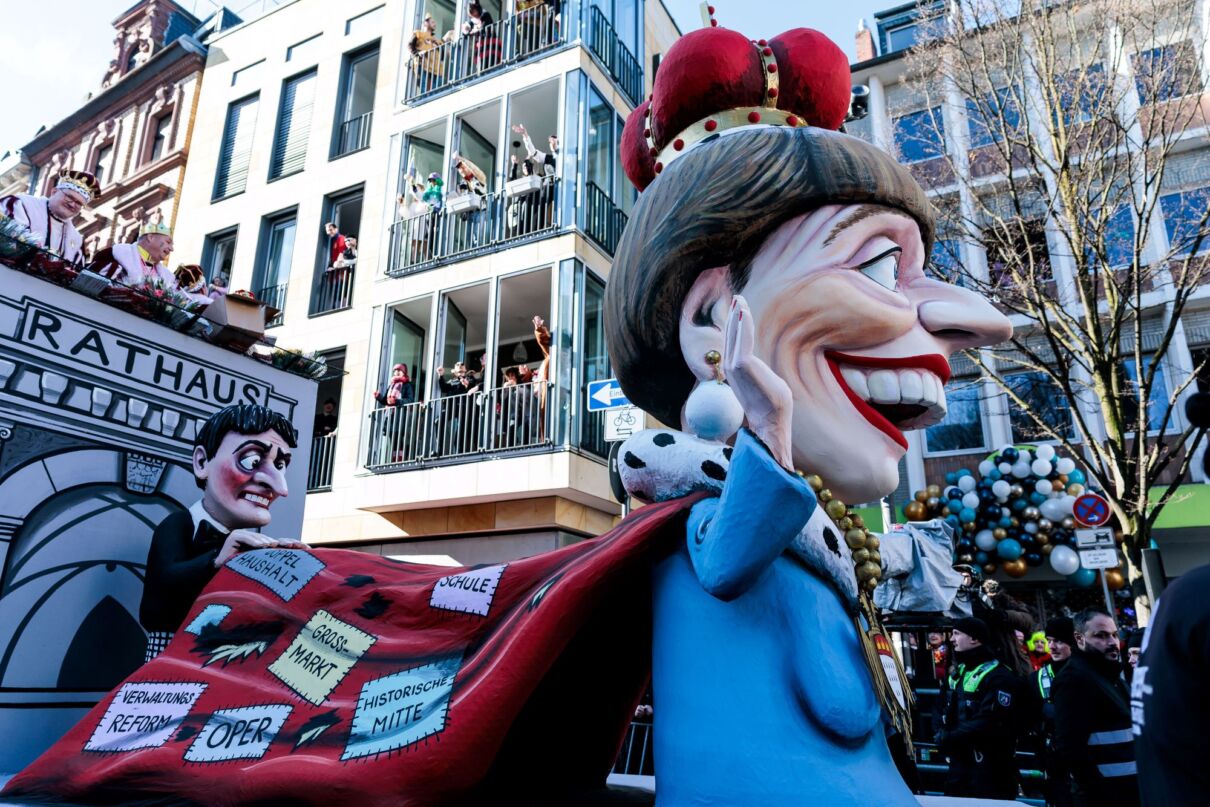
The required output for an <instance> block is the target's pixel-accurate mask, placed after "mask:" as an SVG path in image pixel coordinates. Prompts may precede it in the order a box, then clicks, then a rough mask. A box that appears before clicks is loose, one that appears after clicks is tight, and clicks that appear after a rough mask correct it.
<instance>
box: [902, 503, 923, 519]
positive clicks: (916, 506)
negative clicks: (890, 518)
mask: <svg viewBox="0 0 1210 807" xmlns="http://www.w3.org/2000/svg"><path fill="white" fill-rule="evenodd" d="M903 514H904V515H905V516H907V518H908V521H924V517H925V516H926V515H927V512H926V511H925V509H924V502H921V501H914V502H908V503H907V504H905V505H904V506H903Z"/></svg>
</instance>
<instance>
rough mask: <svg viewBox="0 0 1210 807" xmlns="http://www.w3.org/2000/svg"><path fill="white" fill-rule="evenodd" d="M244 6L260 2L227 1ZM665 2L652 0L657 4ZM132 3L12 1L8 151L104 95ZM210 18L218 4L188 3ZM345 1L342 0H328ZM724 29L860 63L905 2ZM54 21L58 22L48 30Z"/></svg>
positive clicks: (3, 122) (6, 40)
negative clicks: (806, 43)
mask: <svg viewBox="0 0 1210 807" xmlns="http://www.w3.org/2000/svg"><path fill="white" fill-rule="evenodd" d="M227 1H228V4H229V5H232V6H236V7H241V6H244V5H247V4H248V3H249V2H252V0H227ZM656 1H657V0H649V2H656ZM131 2H132V0H37V2H30V3H16V2H10V3H8V4H7V5H8V6H9V7H8V8H6V9H5V11H4V23H5V24H4V25H3V26H2V27H0V75H3V76H5V78H6V79H7V81H6V87H5V92H4V94H5V100H6V102H7V103H6V108H7V113H6V114H5V115H3V116H0V153H3V152H4V151H6V150H8V149H11V148H19V147H20V146H22V145H23V144H25V143H27V142H28V141H29V140H31V139H32V138H33V136H34V134H35V133H36V132H37V131H38V128H39V127H40V126H42V125H49V124H52V123H55V122H56V121H59V120H61V119H62V118H64V117H66V116H67V115H68V114H69V113H70V112H71V111H72V110H73V109H75V108H77V107H78V106H79V105H80V104H82V103H83V102H84V99H85V97H86V96H87V95H88V93H90V92H96V91H97V90H98V89H99V87H100V84H101V77H102V76H103V75H104V73H105V68H106V67H107V66H108V64H109V59H110V58H111V54H112V50H113V28H112V23H113V20H114V18H115V17H117V16H118V15H119V14H121V13H122V12H123V11H125V10H126V9H127V8H129V7H130V4H131ZM181 2H182V4H183V5H184V6H185V7H186V8H188V9H190V10H191V11H195V13H197V14H199V15H202V16H204V15H205V14H206V13H208V11H209V9H210V8H211V7H212V5H213V3H212V0H181ZM328 2H334V3H338V2H340V0H328ZM664 2H665V4H666V5H667V7H668V10H669V11H670V12H671V13H672V15H673V17H674V18H675V19H676V20H677V23H678V24H679V25H680V27H681V30H682V31H683V32H688V31H692V30H695V29H696V28H699V27H700V26H701V14H700V12H699V10H698V8H699V5H700V4H699V2H697V0H664ZM712 2H713V5H714V6H715V17H716V18H717V19H718V21H719V24H720V25H723V26H725V27H728V28H735V29H736V30H739V31H741V32H743V33H744V34H745V35H747V36H749V37H751V38H753V39H758V38H761V37H771V36H775V35H777V34H779V33H781V32H782V31H784V30H786V29H788V28H798V27H808V28H816V29H818V30H820V31H823V32H824V33H825V34H827V35H828V36H830V37H831V38H832V39H833V40H835V42H836V44H838V45H840V47H841V48H843V49H844V51H845V52H846V53H848V54H849V57H850V59H852V58H853V33H854V32H855V31H856V30H857V18H858V17H859V16H863V15H864V16H865V17H866V19H867V20H869V21H870V22H872V21H873V16H872V15H873V12H875V11H878V10H880V9H884V8H889V7H891V6H894V5H896V4H897V3H895V2H893V1H888V0H882V2H869V1H868V0H849V1H848V2H839V3H838V2H833V0H827V2H825V1H824V0H712ZM47 20H55V21H56V24H54V25H47V24H46V22H47Z"/></svg>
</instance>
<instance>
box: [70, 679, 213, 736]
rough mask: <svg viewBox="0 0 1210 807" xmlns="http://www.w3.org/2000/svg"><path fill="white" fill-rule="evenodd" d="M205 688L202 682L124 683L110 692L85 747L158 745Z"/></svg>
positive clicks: (182, 717) (174, 727)
mask: <svg viewBox="0 0 1210 807" xmlns="http://www.w3.org/2000/svg"><path fill="white" fill-rule="evenodd" d="M205 691H206V685H205V684H200V683H198V684H194V683H167V682H164V683H143V682H139V683H131V684H123V685H122V687H121V688H120V689H119V690H118V691H117V693H116V694H115V695H114V696H113V700H112V701H110V703H109V708H108V709H106V710H105V715H104V716H103V717H102V718H101V722H100V723H98V724H97V728H96V731H94V732H93V733H92V737H90V738H89V739H88V742H87V743H86V744H85V745H84V750H85V751H135V750H137V749H140V748H159V747H160V746H161V745H163V744H164V743H166V742H168V739H169V738H170V737H171V736H172V734H173V732H175V731H176V730H177V728H178V727H179V726H180V725H181V721H182V720H184V718H185V715H187V714H189V710H190V709H192V708H193V705H194V704H195V703H197V699H198V698H199V697H201V695H202V693H203V692H205Z"/></svg>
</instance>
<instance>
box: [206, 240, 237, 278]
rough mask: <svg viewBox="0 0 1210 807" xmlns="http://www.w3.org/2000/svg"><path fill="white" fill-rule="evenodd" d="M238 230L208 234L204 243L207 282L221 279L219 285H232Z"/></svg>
mask: <svg viewBox="0 0 1210 807" xmlns="http://www.w3.org/2000/svg"><path fill="white" fill-rule="evenodd" d="M235 240H236V230H235V228H232V229H230V230H223V231H222V232H219V233H211V234H210V235H208V236H206V241H205V243H204V244H203V245H202V271H203V272H205V274H206V282H207V283H213V282H214V281H215V279H218V280H219V285H222V286H225V287H230V284H231V266H232V264H233V263H234V262H235Z"/></svg>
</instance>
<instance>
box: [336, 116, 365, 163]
mask: <svg viewBox="0 0 1210 807" xmlns="http://www.w3.org/2000/svg"><path fill="white" fill-rule="evenodd" d="M373 123H374V112H373V110H371V111H369V112H366V113H365V114H364V115H358V116H357V117H355V118H349V119H348V120H347V121H345V122H344V123H342V124H340V135H339V137H338V139H337V143H336V154H335V155H334V156H336V157H343V156H344V155H346V154H351V153H352V152H354V151H361V150H362V149H364V148H369V146H370V127H371V126H372V125H373Z"/></svg>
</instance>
